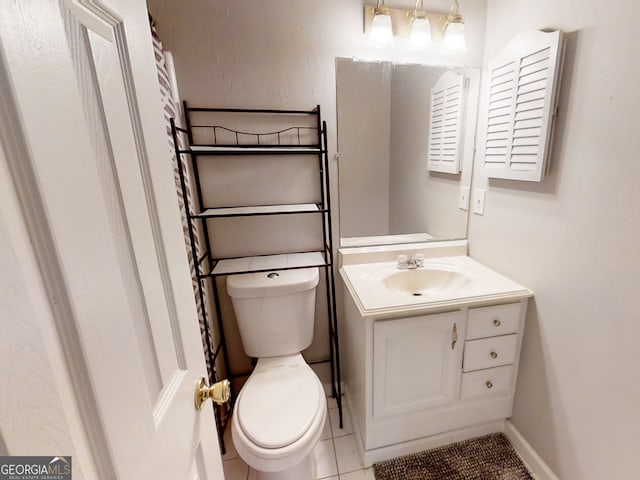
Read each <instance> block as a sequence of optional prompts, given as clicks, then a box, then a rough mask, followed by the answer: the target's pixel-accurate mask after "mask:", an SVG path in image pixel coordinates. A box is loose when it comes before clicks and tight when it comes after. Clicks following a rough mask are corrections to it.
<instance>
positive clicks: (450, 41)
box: [442, 20, 467, 53]
mask: <svg viewBox="0 0 640 480" xmlns="http://www.w3.org/2000/svg"><path fill="white" fill-rule="evenodd" d="M442 49H443V50H445V51H447V52H450V53H465V52H466V51H467V42H466V41H465V39H464V23H462V22H459V21H455V20H454V21H452V22H450V23H449V24H448V25H447V29H446V30H445V32H444V39H443V40H442Z"/></svg>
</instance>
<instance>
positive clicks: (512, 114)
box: [483, 31, 563, 182]
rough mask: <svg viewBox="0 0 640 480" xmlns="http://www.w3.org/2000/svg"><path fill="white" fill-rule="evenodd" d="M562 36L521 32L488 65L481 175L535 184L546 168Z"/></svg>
mask: <svg viewBox="0 0 640 480" xmlns="http://www.w3.org/2000/svg"><path fill="white" fill-rule="evenodd" d="M562 50H563V42H562V32H560V31H555V32H549V33H545V32H540V31H532V32H525V33H523V34H521V35H518V36H517V37H515V38H514V39H512V40H511V41H510V42H509V43H508V44H507V46H506V47H505V48H504V49H503V50H502V52H501V53H500V55H499V56H498V57H497V58H495V59H494V60H493V61H492V62H491V63H490V64H489V70H488V72H487V73H488V75H487V78H488V90H489V91H488V107H487V118H486V125H485V126H486V136H485V140H484V157H483V164H484V170H485V172H486V175H487V176H488V177H492V178H506V179H512V180H525V181H531V182H540V181H541V180H542V178H543V176H544V175H545V174H546V171H547V168H548V163H549V162H548V159H549V153H550V151H551V141H552V138H553V126H554V121H555V113H556V97H557V90H558V86H559V79H560V72H561V62H562Z"/></svg>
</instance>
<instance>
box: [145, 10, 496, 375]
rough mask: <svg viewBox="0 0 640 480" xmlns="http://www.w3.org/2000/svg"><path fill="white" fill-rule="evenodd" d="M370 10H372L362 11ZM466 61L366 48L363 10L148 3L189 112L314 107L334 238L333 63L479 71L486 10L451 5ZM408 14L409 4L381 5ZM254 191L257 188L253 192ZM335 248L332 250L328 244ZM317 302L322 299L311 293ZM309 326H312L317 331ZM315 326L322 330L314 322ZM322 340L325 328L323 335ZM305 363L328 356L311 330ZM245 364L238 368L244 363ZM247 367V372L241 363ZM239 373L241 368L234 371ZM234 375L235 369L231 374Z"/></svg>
mask: <svg viewBox="0 0 640 480" xmlns="http://www.w3.org/2000/svg"><path fill="white" fill-rule="evenodd" d="M368 3H370V4H375V2H374V1H370V2H368ZM461 3H462V5H461V13H462V14H463V15H464V18H465V21H466V29H467V35H468V40H469V42H468V43H469V52H468V53H467V54H466V55H462V56H458V57H456V58H452V57H451V56H447V55H442V54H439V53H434V52H426V53H422V52H419V51H418V52H417V51H415V50H411V49H408V48H406V47H405V46H403V44H402V42H399V44H398V45H396V46H395V47H393V48H388V49H381V50H380V49H374V48H372V47H368V46H367V45H366V38H365V35H364V32H363V5H364V2H363V0H326V1H313V2H312V1H300V0H272V1H269V2H257V1H255V0H233V1H225V2H223V1H220V0H192V1H189V2H177V1H175V0H148V5H149V11H150V13H151V14H152V15H153V17H154V19H155V20H156V23H157V30H158V33H159V36H160V38H161V40H162V42H163V44H164V47H165V49H167V50H170V51H171V52H172V53H173V55H174V60H175V66H176V71H177V79H178V87H179V90H180V94H181V95H182V97H183V99H186V100H188V101H189V102H190V104H192V105H199V106H227V107H258V108H266V107H272V108H279V107H286V108H308V107H313V106H314V105H316V104H320V106H321V108H322V114H323V118H324V119H325V120H326V121H327V128H328V143H329V158H330V159H331V160H332V163H331V169H330V170H331V171H330V174H331V176H332V184H333V188H332V200H333V202H334V207H336V208H335V210H336V211H334V214H333V225H334V232H335V235H334V237H335V238H336V239H337V238H338V236H339V232H338V224H339V222H338V215H337V204H338V200H339V199H338V195H337V192H338V188H337V166H336V163H335V162H334V161H333V157H334V154H335V153H336V84H335V58H336V57H359V58H362V59H377V60H388V61H395V62H414V63H426V64H443V63H448V64H460V65H475V66H479V65H481V63H482V49H483V44H484V25H485V18H486V0H473V1H462V2H461ZM387 4H388V6H393V7H403V8H407V9H412V8H413V7H414V5H415V2H414V1H411V0H398V1H397V2H395V1H394V2H391V1H389V2H387ZM450 5H451V2H450V1H449V0H425V2H424V7H425V9H427V10H429V11H433V12H441V13H447V12H448V11H449V7H450ZM255 188H256V189H259V188H260V185H256V186H255ZM334 243H335V244H336V245H337V241H335V242H334ZM318 295H322V298H324V297H323V295H324V294H321V292H318ZM318 323H319V322H316V326H318ZM320 323H321V324H322V325H324V324H326V322H325V321H324V320H322V319H320ZM324 332H326V327H325V328H324ZM225 333H226V334H227V333H228V335H227V340H228V344H229V345H230V349H233V350H237V352H235V351H234V352H233V355H234V356H235V355H236V353H237V357H238V358H240V359H241V358H242V353H241V345H240V342H239V341H238V338H237V333H236V331H235V326H234V325H228V331H225ZM311 351H312V352H314V353H313V355H310V356H309V357H311V358H320V357H322V356H325V357H326V356H328V340H327V337H326V333H323V330H320V331H318V330H316V336H315V339H314V345H312V348H311ZM245 360H246V359H245ZM243 363H244V365H247V362H246V361H245V362H243ZM243 368H244V367H241V368H240V370H242V369H243ZM236 371H238V369H236Z"/></svg>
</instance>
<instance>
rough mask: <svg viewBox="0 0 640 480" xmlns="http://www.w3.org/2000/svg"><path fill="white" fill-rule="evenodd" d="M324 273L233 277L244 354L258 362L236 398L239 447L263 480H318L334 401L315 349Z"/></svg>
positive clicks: (230, 287) (233, 422)
mask: <svg viewBox="0 0 640 480" xmlns="http://www.w3.org/2000/svg"><path fill="white" fill-rule="evenodd" d="M318 278H319V274H318V269H317V268H304V269H296V270H282V271H278V272H264V273H248V274H240V275H231V276H229V277H227V293H228V294H229V296H230V297H231V301H232V303H233V309H234V311H235V314H236V320H237V323H238V328H239V330H240V337H241V338H242V345H243V348H244V351H245V353H246V354H247V355H248V356H250V357H256V358H257V359H258V362H257V364H256V366H255V368H254V370H253V373H252V374H251V375H250V376H249V379H248V380H247V381H246V383H245V384H244V386H243V387H242V389H241V390H240V393H239V394H238V397H237V399H236V403H235V408H234V413H233V417H232V420H231V435H232V438H233V444H234V445H235V447H236V450H237V452H238V454H239V455H240V457H241V458H242V459H243V460H244V461H245V462H246V463H247V464H248V465H249V466H250V467H252V468H253V469H254V470H256V478H257V480H294V479H295V480H314V479H315V478H316V464H315V457H314V454H313V449H314V448H315V446H316V444H317V443H318V441H319V439H320V436H321V435H322V430H323V427H324V423H325V419H326V416H327V404H326V398H325V393H324V389H323V386H322V383H320V380H319V379H318V377H317V375H316V374H315V372H314V371H313V370H312V369H311V367H309V365H307V363H306V362H305V360H304V358H302V354H301V353H300V352H301V351H302V350H304V349H305V348H307V347H308V346H309V345H311V341H312V340H313V325H314V320H315V319H314V312H315V292H316V285H317V284H318Z"/></svg>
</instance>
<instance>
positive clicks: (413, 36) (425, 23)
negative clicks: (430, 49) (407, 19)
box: [409, 18, 431, 47]
mask: <svg viewBox="0 0 640 480" xmlns="http://www.w3.org/2000/svg"><path fill="white" fill-rule="evenodd" d="M409 42H410V44H411V46H413V47H426V46H427V45H429V44H431V24H430V23H429V19H427V18H414V19H413V22H412V23H411V33H410V34H409Z"/></svg>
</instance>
